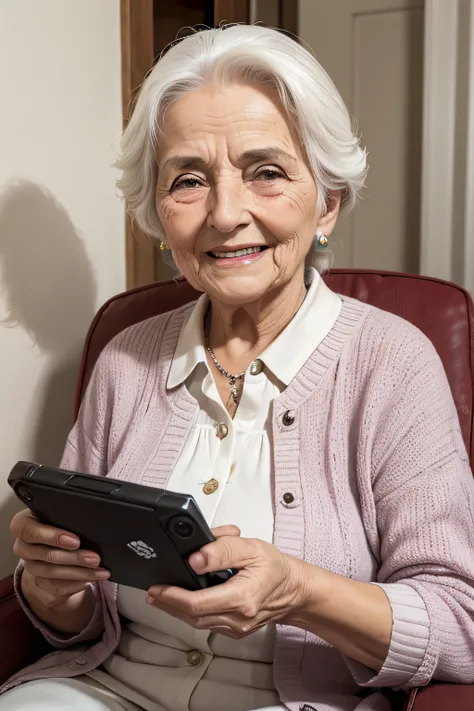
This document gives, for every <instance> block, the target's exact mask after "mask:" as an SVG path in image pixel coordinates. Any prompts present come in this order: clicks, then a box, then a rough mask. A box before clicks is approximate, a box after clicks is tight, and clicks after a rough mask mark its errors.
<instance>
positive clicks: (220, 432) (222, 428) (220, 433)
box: [216, 422, 229, 439]
mask: <svg viewBox="0 0 474 711" xmlns="http://www.w3.org/2000/svg"><path fill="white" fill-rule="evenodd" d="M228 434H229V428H228V427H227V425H225V424H224V423H223V422H219V424H218V425H217V427H216V437H218V438H219V439H225V438H226V437H227V435H228Z"/></svg>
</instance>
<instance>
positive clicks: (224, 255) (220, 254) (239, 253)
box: [211, 247, 262, 259]
mask: <svg viewBox="0 0 474 711" xmlns="http://www.w3.org/2000/svg"><path fill="white" fill-rule="evenodd" d="M261 249H262V248H261V247H249V248H248V249H238V250H237V252H212V253H211V254H213V255H214V257H217V258H218V259H231V258H232V257H243V256H245V255H246V254H255V252H260V250H261Z"/></svg>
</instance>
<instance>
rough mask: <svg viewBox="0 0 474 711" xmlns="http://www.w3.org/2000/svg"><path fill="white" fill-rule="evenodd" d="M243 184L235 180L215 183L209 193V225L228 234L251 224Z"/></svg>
mask: <svg viewBox="0 0 474 711" xmlns="http://www.w3.org/2000/svg"><path fill="white" fill-rule="evenodd" d="M240 187H241V186H238V185H236V184H235V183H233V181H229V182H222V183H220V184H218V185H215V186H214V187H213V189H211V191H210V195H209V213H208V220H207V224H208V227H214V229H216V230H218V231H219V232H222V233H223V234H228V233H230V232H233V231H234V230H236V229H237V228H238V227H244V226H245V225H248V224H250V222H251V221H252V217H251V215H250V213H249V211H248V209H247V208H246V204H245V195H244V194H243V190H241V189H239V188H240Z"/></svg>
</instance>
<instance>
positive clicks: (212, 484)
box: [202, 479, 219, 496]
mask: <svg viewBox="0 0 474 711" xmlns="http://www.w3.org/2000/svg"><path fill="white" fill-rule="evenodd" d="M218 488H219V482H218V481H217V479H209V481H206V483H205V484H204V486H203V487H202V490H203V492H204V493H205V494H206V496H209V494H213V493H214V492H215V491H217V489H218Z"/></svg>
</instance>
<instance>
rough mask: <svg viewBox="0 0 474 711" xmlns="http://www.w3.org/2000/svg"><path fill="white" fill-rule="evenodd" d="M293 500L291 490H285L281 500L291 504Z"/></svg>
mask: <svg viewBox="0 0 474 711" xmlns="http://www.w3.org/2000/svg"><path fill="white" fill-rule="evenodd" d="M294 500H295V497H294V496H293V494H292V493H291V491H287V492H286V493H285V494H283V501H284V502H285V504H292V503H293V501H294Z"/></svg>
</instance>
